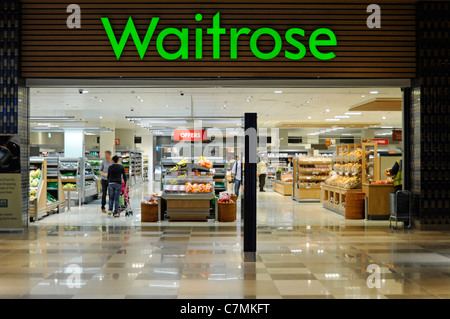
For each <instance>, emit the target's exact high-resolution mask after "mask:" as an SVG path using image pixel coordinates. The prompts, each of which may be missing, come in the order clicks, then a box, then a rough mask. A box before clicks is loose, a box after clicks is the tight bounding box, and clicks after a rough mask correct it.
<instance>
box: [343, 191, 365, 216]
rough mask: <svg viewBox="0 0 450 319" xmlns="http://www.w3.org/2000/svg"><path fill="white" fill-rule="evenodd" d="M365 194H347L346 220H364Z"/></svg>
mask: <svg viewBox="0 0 450 319" xmlns="http://www.w3.org/2000/svg"><path fill="white" fill-rule="evenodd" d="M364 201H365V195H364V193H347V197H346V199H345V219H364Z"/></svg>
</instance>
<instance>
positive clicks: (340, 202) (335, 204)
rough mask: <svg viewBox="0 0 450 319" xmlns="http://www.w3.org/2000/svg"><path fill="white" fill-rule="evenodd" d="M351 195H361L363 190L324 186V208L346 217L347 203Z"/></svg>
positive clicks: (322, 197)
mask: <svg viewBox="0 0 450 319" xmlns="http://www.w3.org/2000/svg"><path fill="white" fill-rule="evenodd" d="M349 193H361V189H358V188H357V189H347V188H341V187H334V186H328V185H323V186H322V196H321V202H322V204H323V207H324V208H327V209H329V210H331V211H333V212H335V213H338V214H340V215H342V216H345V202H346V199H347V194H349Z"/></svg>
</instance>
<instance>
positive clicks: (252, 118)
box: [244, 113, 258, 262]
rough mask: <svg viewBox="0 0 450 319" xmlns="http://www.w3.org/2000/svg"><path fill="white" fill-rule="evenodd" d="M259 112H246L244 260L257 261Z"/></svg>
mask: <svg viewBox="0 0 450 319" xmlns="http://www.w3.org/2000/svg"><path fill="white" fill-rule="evenodd" d="M257 130H258V127H257V114H256V113H245V169H244V261H248V262H254V261H256V164H257V163H256V161H257Z"/></svg>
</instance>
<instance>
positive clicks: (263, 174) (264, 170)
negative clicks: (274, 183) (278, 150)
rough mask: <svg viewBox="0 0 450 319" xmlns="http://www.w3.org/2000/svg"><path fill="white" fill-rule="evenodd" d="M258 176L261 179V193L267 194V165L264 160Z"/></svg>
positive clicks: (259, 164)
mask: <svg viewBox="0 0 450 319" xmlns="http://www.w3.org/2000/svg"><path fill="white" fill-rule="evenodd" d="M257 174H258V177H259V191H260V192H265V190H264V186H266V176H267V163H266V162H265V160H264V158H262V159H261V161H260V162H259V163H258V166H257Z"/></svg>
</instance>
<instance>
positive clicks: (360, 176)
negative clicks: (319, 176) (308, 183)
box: [321, 143, 379, 215]
mask: <svg viewBox="0 0 450 319" xmlns="http://www.w3.org/2000/svg"><path fill="white" fill-rule="evenodd" d="M376 154H377V146H376V144H375V143H362V144H347V145H338V146H337V147H336V157H335V158H334V164H333V171H332V176H331V177H330V178H329V179H327V180H326V181H325V183H324V185H322V190H321V202H322V204H323V206H324V207H325V208H328V209H330V210H332V211H335V212H337V213H339V214H341V215H344V214H345V205H346V199H347V194H348V193H351V192H353V193H354V192H358V193H361V192H362V183H363V181H364V180H367V179H370V178H373V176H374V172H375V171H377V170H378V169H379V168H378V165H377V164H376V163H377V162H376V161H375V160H374V157H375V156H376Z"/></svg>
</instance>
